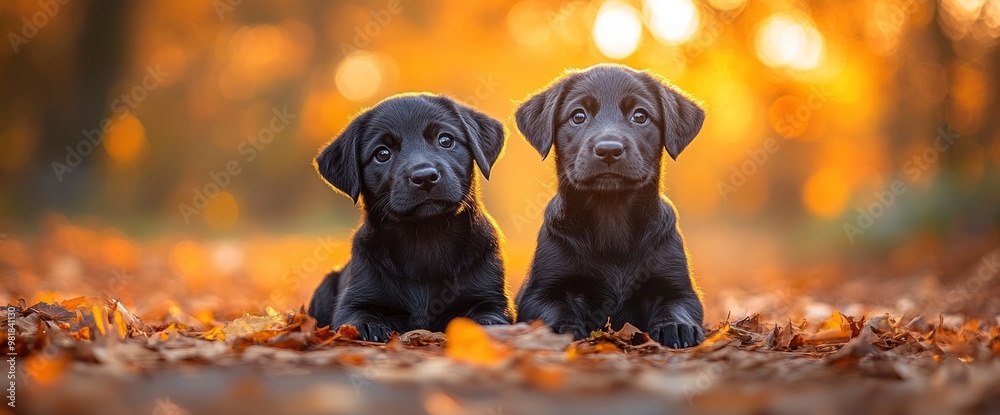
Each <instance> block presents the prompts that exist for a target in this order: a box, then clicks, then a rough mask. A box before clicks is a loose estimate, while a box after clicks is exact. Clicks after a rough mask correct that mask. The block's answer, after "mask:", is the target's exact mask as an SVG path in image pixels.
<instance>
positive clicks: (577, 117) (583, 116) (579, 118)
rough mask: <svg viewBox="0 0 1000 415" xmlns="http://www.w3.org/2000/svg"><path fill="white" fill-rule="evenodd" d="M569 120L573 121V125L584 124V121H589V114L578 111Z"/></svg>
mask: <svg viewBox="0 0 1000 415" xmlns="http://www.w3.org/2000/svg"><path fill="white" fill-rule="evenodd" d="M569 118H570V119H571V120H573V124H583V122H584V121H587V113H586V112H583V110H576V111H573V115H571V116H570V117H569Z"/></svg>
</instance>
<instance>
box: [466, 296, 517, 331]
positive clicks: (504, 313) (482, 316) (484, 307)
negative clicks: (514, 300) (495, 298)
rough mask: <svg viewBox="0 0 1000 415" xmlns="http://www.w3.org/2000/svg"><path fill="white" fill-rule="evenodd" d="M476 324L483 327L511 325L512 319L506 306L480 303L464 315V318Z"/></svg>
mask: <svg viewBox="0 0 1000 415" xmlns="http://www.w3.org/2000/svg"><path fill="white" fill-rule="evenodd" d="M464 317H466V318H468V319H471V320H472V321H475V322H476V323H479V324H480V325H483V326H491V325H498V324H511V323H513V321H514V319H513V318H512V317H511V315H510V312H509V311H508V310H507V305H506V304H498V303H493V302H490V303H482V304H480V305H477V306H476V307H473V308H472V310H469V312H467V313H465V316H464Z"/></svg>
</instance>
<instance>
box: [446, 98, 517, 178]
mask: <svg viewBox="0 0 1000 415" xmlns="http://www.w3.org/2000/svg"><path fill="white" fill-rule="evenodd" d="M440 98H441V100H442V101H443V102H445V103H446V104H445V105H448V106H450V108H451V110H452V111H455V112H456V113H457V115H458V118H459V119H461V120H462V124H463V125H464V127H465V130H466V133H467V135H468V137H469V146H470V147H472V157H473V158H474V159H476V164H478V165H479V171H481V172H482V173H483V177H485V178H486V179H487V180H489V178H490V171H491V170H492V169H493V164H494V163H496V161H497V159H499V158H500V154H501V153H503V147H504V144H505V143H506V134H505V133H504V130H503V124H500V121H497V120H496V119H494V118H493V117H490V116H489V115H486V114H483V113H481V112H479V111H476V110H474V109H472V108H470V107H467V106H465V105H462V104H459V103H457V102H455V101H453V100H451V99H449V98H445V97H440Z"/></svg>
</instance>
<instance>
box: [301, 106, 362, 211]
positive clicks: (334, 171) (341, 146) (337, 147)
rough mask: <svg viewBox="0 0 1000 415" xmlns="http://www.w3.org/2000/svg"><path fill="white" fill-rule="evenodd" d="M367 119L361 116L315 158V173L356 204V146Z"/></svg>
mask: <svg viewBox="0 0 1000 415" xmlns="http://www.w3.org/2000/svg"><path fill="white" fill-rule="evenodd" d="M366 120H367V117H366V116H365V114H362V115H361V116H359V117H358V118H356V119H355V120H354V121H352V122H351V124H349V125H348V126H347V128H345V129H344V131H343V132H342V133H340V135H339V136H337V138H335V139H334V140H333V141H331V142H330V143H329V144H327V146H326V148H324V149H323V151H321V152H320V153H319V155H318V156H316V160H314V161H313V165H314V166H315V167H316V171H318V172H319V175H320V176H322V177H323V180H326V182H327V183H329V184H330V186H332V187H333V188H334V189H335V190H337V191H339V192H340V193H343V194H344V195H346V196H348V197H350V198H351V199H352V200H354V203H358V197H359V196H360V194H361V164H359V162H358V145H359V143H360V142H361V136H362V135H363V134H364V130H365V126H366V124H367V121H366Z"/></svg>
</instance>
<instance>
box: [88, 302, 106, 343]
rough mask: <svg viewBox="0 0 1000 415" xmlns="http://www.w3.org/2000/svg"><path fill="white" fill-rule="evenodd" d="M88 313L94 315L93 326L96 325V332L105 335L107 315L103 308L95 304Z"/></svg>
mask: <svg viewBox="0 0 1000 415" xmlns="http://www.w3.org/2000/svg"><path fill="white" fill-rule="evenodd" d="M90 312H91V313H93V314H94V324H96V325H97V331H99V332H100V333H101V335H102V336H105V335H107V334H108V329H107V324H108V315H107V314H106V313H105V312H104V306H102V305H100V304H95V305H94V306H93V307H91V308H90Z"/></svg>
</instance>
